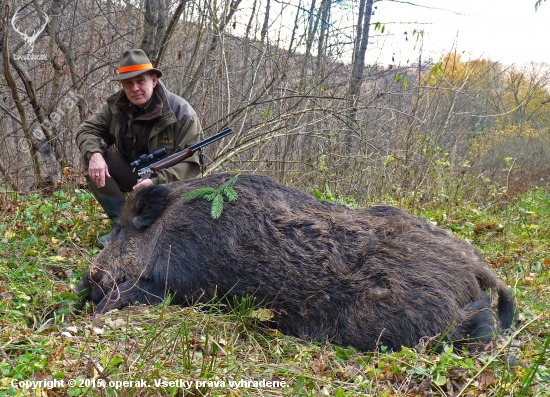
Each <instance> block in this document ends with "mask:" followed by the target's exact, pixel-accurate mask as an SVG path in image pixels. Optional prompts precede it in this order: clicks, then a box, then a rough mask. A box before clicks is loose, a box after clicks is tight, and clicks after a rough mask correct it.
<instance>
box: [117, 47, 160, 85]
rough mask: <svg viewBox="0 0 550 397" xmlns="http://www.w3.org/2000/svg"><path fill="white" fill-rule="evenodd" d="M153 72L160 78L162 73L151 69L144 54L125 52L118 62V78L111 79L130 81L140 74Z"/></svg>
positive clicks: (136, 51) (150, 64)
mask: <svg viewBox="0 0 550 397" xmlns="http://www.w3.org/2000/svg"><path fill="white" fill-rule="evenodd" d="M150 71H153V72H155V73H156V74H157V77H160V76H162V72H161V71H160V70H158V69H155V68H154V67H153V64H152V63H151V61H150V60H149V58H148V57H147V55H145V52H143V50H140V49H136V50H127V51H124V54H122V59H121V60H120V67H119V68H118V76H116V77H114V78H112V79H111V80H112V81H120V80H126V79H131V78H132V77H136V76H139V75H140V74H142V73H145V72H150Z"/></svg>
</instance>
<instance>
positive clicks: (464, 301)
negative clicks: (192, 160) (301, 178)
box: [76, 174, 514, 351]
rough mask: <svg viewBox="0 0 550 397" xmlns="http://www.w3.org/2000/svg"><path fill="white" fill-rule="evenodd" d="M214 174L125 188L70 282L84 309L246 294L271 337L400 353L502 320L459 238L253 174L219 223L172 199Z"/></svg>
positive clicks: (502, 294) (502, 296) (386, 210)
mask: <svg viewBox="0 0 550 397" xmlns="http://www.w3.org/2000/svg"><path fill="white" fill-rule="evenodd" d="M230 177H231V175H228V174H218V175H213V176H208V177H204V178H198V179H193V180H189V181H183V182H176V183H172V184H168V185H164V186H153V187H149V188H145V189H142V190H140V191H138V192H137V193H133V194H131V195H130V196H129V197H128V198H127V199H126V202H125V204H124V207H123V209H122V213H121V215H120V217H119V218H118V222H117V224H116V225H115V226H114V229H113V237H112V240H111V243H110V244H109V245H108V246H107V247H106V248H105V249H104V250H103V251H102V252H101V253H100V254H99V256H98V257H97V259H96V260H95V262H94V263H93V264H92V265H91V266H90V269H88V271H86V274H84V276H83V278H82V281H81V282H80V284H79V285H78V286H77V288H76V290H77V291H81V290H83V289H84V288H86V287H92V290H91V292H90V294H89V296H88V298H89V299H90V300H91V301H93V302H96V303H99V305H98V306H97V308H96V313H103V312H106V311H108V310H112V309H115V308H122V307H124V306H127V305H129V304H134V303H142V304H148V303H158V302H161V301H162V300H163V299H164V297H165V296H166V287H168V291H169V292H168V293H175V297H174V300H173V302H172V303H175V304H190V303H193V302H195V301H197V300H198V299H199V298H200V299H201V300H202V301H203V302H205V301H209V300H210V299H211V298H213V297H214V296H218V297H219V296H224V295H227V296H228V297H229V298H232V297H234V296H236V297H242V296H245V295H253V296H254V297H255V298H256V300H257V301H258V302H262V303H263V305H265V306H266V307H268V308H270V309H272V310H273V312H274V313H275V317H274V319H273V320H274V322H275V324H276V327H277V328H278V329H280V330H281V331H282V332H283V333H285V334H288V335H293V336H297V337H300V338H304V339H308V340H311V339H314V340H317V341H321V342H322V341H325V340H329V341H331V342H334V343H337V344H341V345H352V346H355V347H356V348H358V349H360V350H364V351H370V350H373V349H376V348H377V347H378V346H380V345H385V346H387V347H388V348H390V349H393V350H399V349H400V348H401V346H410V347H412V346H415V345H417V344H418V343H419V342H420V340H421V339H422V338H426V337H428V338H431V337H436V336H438V335H440V336H442V337H444V339H445V340H448V341H465V340H468V339H469V340H478V341H481V344H486V343H488V342H489V341H490V340H491V338H492V336H493V334H494V332H495V331H496V326H495V321H494V319H493V315H492V313H491V311H490V300H489V296H488V294H487V293H486V292H485V291H486V290H494V291H496V292H497V293H498V296H499V299H498V305H497V306H498V318H499V323H500V327H502V328H508V327H509V326H510V325H511V323H512V320H513V316H514V304H513V297H512V295H511V292H510V290H509V288H508V287H507V286H506V285H505V284H504V283H503V282H502V281H501V280H500V279H498V278H497V277H495V275H493V273H492V272H491V271H490V270H489V269H488V268H487V267H486V265H485V263H484V261H483V259H482V258H481V257H480V255H479V254H478V252H477V251H476V250H475V249H474V248H473V247H472V246H471V245H469V244H468V243H466V242H464V241H461V240H459V239H457V238H453V237H451V236H449V235H448V234H447V233H446V232H444V231H442V230H441V229H438V228H437V227H435V226H433V225H431V224H430V223H428V222H425V221H422V220H420V219H418V218H415V217H413V216H411V215H409V214H407V213H406V212H404V211H402V210H400V209H398V208H395V207H390V206H375V207H372V208H369V209H367V210H356V209H350V208H348V207H345V206H339V205H335V204H331V203H327V202H324V201H321V200H317V199H315V198H313V197H311V196H309V195H307V194H305V193H302V192H300V191H298V190H296V189H293V188H290V187H287V186H284V185H282V184H280V183H277V182H275V181H274V180H272V179H270V178H268V177H265V176H259V175H240V176H239V178H238V180H237V182H236V183H235V186H234V188H235V191H236V192H237V193H238V196H239V198H238V200H237V201H235V202H231V203H229V202H226V203H225V205H224V210H223V212H222V214H221V217H220V218H219V219H216V220H214V219H212V218H211V215H210V209H211V205H212V203H211V202H210V201H207V200H205V199H194V200H183V199H182V195H183V194H184V193H187V192H189V191H191V190H194V189H197V188H202V187H214V188H217V187H218V186H220V185H221V184H222V183H224V182H225V181H227V180H228V179H229V178H230Z"/></svg>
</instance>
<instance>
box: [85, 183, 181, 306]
mask: <svg viewBox="0 0 550 397" xmlns="http://www.w3.org/2000/svg"><path fill="white" fill-rule="evenodd" d="M169 193H170V190H169V189H168V188H166V187H164V186H152V187H148V188H144V189H142V190H139V191H138V192H136V193H135V194H131V195H130V196H128V198H127V199H126V200H125V202H124V205H123V207H122V210H121V213H120V216H119V217H118V219H117V221H116V222H115V224H114V225H113V230H112V235H111V241H110V242H109V243H108V244H107V246H106V247H105V248H104V249H103V251H101V253H100V254H99V255H98V256H97V258H96V260H95V261H94V263H92V264H91V265H90V267H89V268H88V269H87V270H86V272H85V273H84V275H83V276H82V279H81V281H80V283H79V284H78V285H77V286H76V287H75V292H76V293H81V292H82V291H84V290H85V289H89V292H88V299H89V300H90V301H92V302H95V303H100V302H101V303H100V305H99V306H98V308H97V312H99V313H101V312H102V311H106V310H104V309H107V310H110V309H113V308H117V307H123V306H126V305H127V304H129V303H132V302H128V301H127V300H126V299H124V300H120V301H119V298H120V293H121V292H124V288H129V287H135V286H136V282H138V281H139V280H140V279H141V278H144V279H146V278H147V273H148V272H151V271H152V269H149V268H147V266H144V264H146V263H151V262H152V261H151V257H152V256H154V255H155V252H156V248H155V247H157V244H156V242H157V240H158V238H159V236H160V233H161V232H162V224H161V223H162V221H161V220H160V218H161V214H162V212H163V210H164V207H165V205H166V201H167V198H168V194H169ZM157 221H158V222H157ZM155 223H158V224H157V225H155V226H156V227H153V225H154V224H155ZM125 284H126V285H125ZM131 295H132V294H129V298H128V299H131ZM143 303H145V302H143ZM106 306H107V307H106Z"/></svg>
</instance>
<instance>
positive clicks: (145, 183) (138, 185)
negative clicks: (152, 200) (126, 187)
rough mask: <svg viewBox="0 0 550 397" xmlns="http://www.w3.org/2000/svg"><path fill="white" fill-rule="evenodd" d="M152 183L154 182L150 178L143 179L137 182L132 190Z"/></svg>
mask: <svg viewBox="0 0 550 397" xmlns="http://www.w3.org/2000/svg"><path fill="white" fill-rule="evenodd" d="M153 185H154V183H153V181H152V180H150V179H144V180H142V181H141V182H140V183H138V184H137V185H135V186H134V190H139V189H143V188H144V187H147V186H153Z"/></svg>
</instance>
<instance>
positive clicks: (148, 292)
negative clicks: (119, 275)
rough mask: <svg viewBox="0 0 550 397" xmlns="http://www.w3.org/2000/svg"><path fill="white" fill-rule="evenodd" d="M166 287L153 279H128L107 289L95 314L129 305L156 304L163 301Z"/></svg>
mask: <svg viewBox="0 0 550 397" xmlns="http://www.w3.org/2000/svg"><path fill="white" fill-rule="evenodd" d="M165 295H166V293H165V289H164V287H161V286H159V285H158V284H156V283H155V282H154V281H153V280H149V279H144V278H139V279H133V280H126V281H125V282H124V283H122V284H120V285H115V286H114V287H113V289H112V290H110V291H107V293H106V294H105V296H104V297H103V299H102V300H101V302H99V304H98V305H97V307H96V309H95V314H96V315H98V314H103V313H106V312H108V311H110V310H113V309H122V308H123V307H126V306H128V305H133V304H143V305H154V304H158V303H161V302H162V301H164V298H165Z"/></svg>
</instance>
